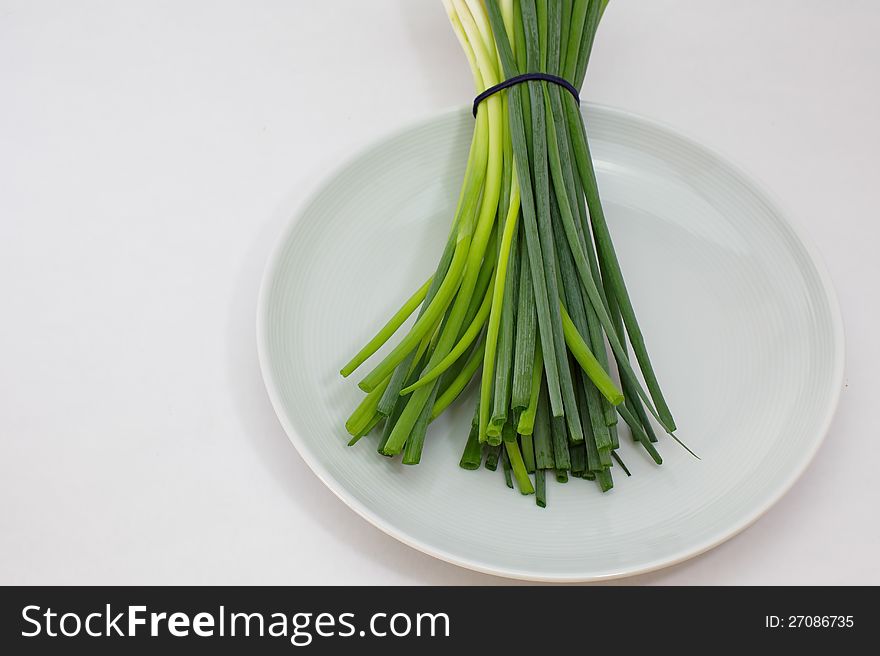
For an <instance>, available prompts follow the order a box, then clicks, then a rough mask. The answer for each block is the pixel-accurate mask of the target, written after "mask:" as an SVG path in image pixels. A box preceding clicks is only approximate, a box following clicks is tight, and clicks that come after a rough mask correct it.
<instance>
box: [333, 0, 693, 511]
mask: <svg viewBox="0 0 880 656" xmlns="http://www.w3.org/2000/svg"><path fill="white" fill-rule="evenodd" d="M443 4H444V7H445V9H446V12H447V14H448V16H449V19H450V23H451V25H452V29H453V33H454V34H455V36H456V38H457V39H458V40H459V43H460V44H461V47H462V50H463V52H464V54H465V57H466V59H467V62H468V65H469V67H470V70H471V74H472V76H473V80H474V87H475V89H476V91H477V93H481V92H483V91H484V90H486V89H488V88H489V87H492V86H494V85H495V84H497V83H499V82H500V81H502V80H503V79H505V78H509V77H511V76H514V75H518V74H520V73H523V72H546V73H549V74H552V75H557V76H562V77H564V78H565V79H567V80H568V81H569V82H570V83H571V84H573V85H574V86H575V87H576V88H577V89H581V88H582V87H583V80H584V76H585V74H586V71H587V67H588V64H589V60H590V54H591V52H592V48H593V43H594V40H595V36H596V31H597V28H598V26H599V23H600V20H601V17H602V14H603V12H604V9H605V7H606V5H607V0H569V1H567V2H561V3H560V2H556V1H555V0H554V1H552V2H551V1H550V0H443ZM414 314H415V319H414V320H413V321H412V322H411V323H410V321H409V320H410V318H411V317H412V316H413V315H414ZM404 324H409V327H408V328H406V329H405V330H404V329H403V326H404ZM398 333H400V335H399V336H397V337H396V338H395V339H396V340H397V343H396V344H395V345H393V346H391V347H390V349H389V350H388V351H387V352H386V353H385V354H384V357H383V358H382V359H381V360H380V361H379V362H378V363H376V364H374V365H373V367H372V369H371V370H370V371H369V372H368V373H367V374H366V375H365V376H364V377H363V378H362V379H361V381H360V383H359V387H360V388H361V389H362V390H363V391H364V392H366V395H365V396H364V397H363V398H362V400H361V402H360V404H359V405H358V406H357V408H355V410H354V412H353V413H352V414H351V416H350V417H349V418H348V420H347V421H346V422H345V429H346V432H347V433H348V434H349V435H350V436H351V437H350V439H349V445H355V444H357V442H359V441H360V440H361V439H362V438H363V437H364V436H365V435H367V434H369V433H370V432H371V431H373V430H375V429H377V428H379V427H381V436H380V438H379V440H378V445H377V450H378V451H379V453H381V454H382V455H385V456H388V457H394V456H397V455H398V454H400V455H401V460H402V462H403V464H406V465H416V464H418V463H420V462H421V459H422V457H423V455H424V454H425V442H426V439H427V433H428V429H429V426H430V425H431V422H432V421H433V420H434V419H436V418H437V417H439V416H440V415H441V414H442V413H443V412H444V411H445V410H446V409H447V408H449V407H450V406H451V405H452V404H453V403H454V402H455V401H456V399H458V398H459V397H460V396H468V397H471V394H469V393H468V392H467V390H468V389H469V384H470V383H471V382H472V381H474V379H476V381H475V385H474V386H473V387H474V388H477V389H476V390H475V394H476V396H477V397H478V398H477V400H476V403H475V407H474V413H473V419H472V421H471V426H470V430H469V431H468V433H467V439H466V440H464V445H463V450H462V453H461V457H460V459H459V465H460V466H461V467H462V468H464V469H469V470H476V469H479V468H480V465H481V464H483V466H484V467H485V468H486V469H490V470H495V469H497V468H498V462H499V460H500V461H501V463H502V471H503V473H504V477H505V481H506V482H507V485H508V486H509V487H514V486H515V487H516V488H517V489H518V490H519V491H520V492H521V493H522V494H532V493H534V494H535V502H536V503H537V505H538V506H541V507H545V506H546V503H547V489H546V486H547V472H548V471H551V472H552V476H553V477H554V478H555V479H556V481H557V482H559V483H565V482H567V481H568V480H569V478H583V479H586V480H591V481H596V483H597V485H598V487H599V489H600V490H601V491H602V492H607V491H609V490H611V489H612V488H613V486H614V481H613V477H612V468H613V467H614V466H615V464H616V465H617V466H619V467H620V468H621V469H622V470H623V472H624V473H625V474H626V475H627V476H630V475H631V472H630V470H629V469H628V468H627V466H626V465H625V464H624V461H623V459H622V457H621V454H619V453H618V450H619V449H620V448H621V444H620V439H619V436H618V427H617V422H618V417H620V419H622V420H623V421H624V422H625V423H626V424H627V426H628V427H629V429H630V431H631V432H632V435H633V439H634V442H635V444H637V445H639V446H640V447H641V448H644V449H645V451H646V452H647V453H648V455H649V456H650V457H651V458H652V459H653V460H654V461H655V462H656V463H657V464H660V463H662V458H661V457H660V454H659V451H658V449H657V447H656V446H655V443H656V440H657V438H656V435H655V432H654V429H653V425H652V422H651V417H652V416H653V417H654V418H655V419H656V420H657V421H658V422H659V423H660V425H661V426H663V428H664V429H665V430H666V432H667V433H669V435H670V436H671V437H672V438H673V439H674V440H676V441H677V442H678V443H679V444H681V446H683V447H684V448H685V449H687V450H688V451H689V452H690V453H693V452H691V451H690V449H688V448H687V447H686V446H685V445H684V444H682V443H681V441H680V440H679V438H678V437H676V435H675V434H674V429H675V423H674V421H673V419H672V415H671V412H670V411H669V407H668V405H667V403H666V400H665V398H664V396H663V394H662V392H661V390H660V387H659V383H658V381H657V376H656V373H655V372H654V369H653V367H652V364H651V361H650V359H649V357H648V354H647V349H646V347H645V340H644V337H643V335H642V332H641V329H640V326H639V324H638V322H637V320H636V316H635V310H634V308H633V307H632V303H631V301H630V296H629V293H628V291H627V289H626V286H625V284H624V280H623V273H622V271H621V269H620V264H619V262H618V260H617V255H616V253H615V251H614V246H613V244H612V241H611V234H610V229H609V226H608V222H607V220H606V217H605V214H604V211H603V208H602V204H601V201H600V196H599V189H598V185H597V180H596V174H595V169H594V167H593V162H592V159H591V156H590V150H589V143H588V140H587V132H586V128H585V126H584V122H583V117H582V116H581V113H580V110H579V108H578V106H577V103H576V102H575V101H574V98H573V97H572V95H571V94H569V93H567V92H566V91H565V90H563V89H562V88H561V87H560V86H558V85H556V84H553V83H550V82H547V81H538V80H530V81H528V82H526V83H523V84H517V85H514V86H512V87H510V88H508V89H506V90H504V91H501V92H499V93H494V94H491V95H489V96H488V97H486V98H485V99H484V100H483V101H482V102H481V103H480V104H479V105H478V106H477V108H476V120H475V123H474V131H473V136H472V139H471V145H470V150H469V152H468V157H467V166H466V168H465V173H464V177H463V179H462V185H461V189H460V191H459V194H458V200H457V204H456V207H455V212H454V214H453V215H452V221H451V228H450V231H449V234H448V237H447V239H446V245H445V247H444V250H443V253H442V255H441V257H440V261H439V262H438V264H437V266H436V268H435V269H434V273H433V274H432V275H431V276H430V277H429V278H428V280H427V281H426V282H424V283H423V284H422V286H421V287H419V289H418V290H416V291H415V292H414V293H413V294H412V295H411V296H410V297H409V298H408V299H407V300H406V301H405V302H404V303H403V305H402V306H401V307H400V308H399V309H398V310H397V311H396V312H395V313H394V314H393V315H392V316H391V318H390V319H388V321H387V322H386V323H385V324H384V325H383V326H382V327H381V328H380V329H379V331H378V332H377V333H376V334H375V335H374V336H373V337H372V338H371V339H370V340H369V341H368V342H367V343H366V345H364V346H363V347H362V348H361V349H360V350H359V351H358V352H357V353H356V354H355V355H354V357H352V358H351V359H350V360H349V361H348V363H346V365H345V366H344V367H343V368H342V370H341V374H342V375H343V377H347V376H349V375H350V374H352V373H353V372H354V371H355V370H357V369H358V368H359V367H360V366H361V365H363V364H364V363H365V362H366V361H367V360H368V359H370V358H371V357H372V356H373V355H374V354H376V353H377V352H378V351H379V350H380V349H381V348H382V347H383V346H384V345H385V344H387V343H388V342H389V341H390V340H391V339H392V337H395V335H397V334H398ZM630 345H631V346H632V350H633V354H634V358H633V360H632V361H630V354H629V350H628V347H629V346H630ZM608 346H610V350H611V352H612V353H613V358H614V361H615V362H616V367H615V370H616V373H615V377H616V379H619V382H617V380H616V379H615V378H612V373H613V372H612V368H611V362H610V357H609V355H608V352H607V350H606V348H607V347H608ZM636 366H637V368H638V369H639V370H640V373H641V376H639V375H638V374H637V373H636ZM642 378H643V379H644V383H642V380H641V379H642ZM383 422H384V424H383ZM462 437H464V436H463V435H462ZM624 448H625V449H626V448H631V447H630V446H629V445H625V446H624ZM484 452H485V460H484V459H483V455H484ZM531 474H534V481H533V480H532V478H531Z"/></svg>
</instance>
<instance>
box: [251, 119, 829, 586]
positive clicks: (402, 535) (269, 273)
mask: <svg viewBox="0 0 880 656" xmlns="http://www.w3.org/2000/svg"><path fill="white" fill-rule="evenodd" d="M585 109H586V110H589V111H592V112H600V113H606V114H612V115H616V116H619V117H623V118H626V119H628V120H633V121H636V122H639V123H642V124H643V125H645V126H646V127H649V128H651V129H653V130H656V131H659V132H661V133H664V135H665V136H670V137H674V138H676V139H679V140H681V141H683V142H685V143H687V145H689V146H691V147H693V148H696V149H697V150H701V151H703V152H705V153H707V154H709V155H711V156H713V157H715V158H717V159H718V160H720V161H722V162H723V163H724V164H725V165H726V166H727V167H728V168H729V169H730V170H731V172H733V173H734V174H736V175H737V176H739V177H740V178H741V179H742V180H743V181H745V182H747V183H748V185H749V186H750V187H751V188H752V189H754V190H755V191H756V192H757V193H758V194H759V195H760V196H762V197H763V200H764V201H765V202H766V203H767V205H768V206H769V207H770V209H772V210H773V212H774V213H775V214H777V215H778V216H779V217H780V219H781V221H782V223H783V224H784V226H785V227H787V228H788V229H789V230H790V231H791V233H792V235H793V236H794V238H795V239H796V240H797V242H798V243H799V244H800V245H801V247H802V248H803V249H804V252H805V253H806V255H807V257H808V259H809V261H810V263H811V264H812V266H813V268H814V269H815V271H816V274H817V277H818V279H819V282H820V284H821V289H822V292H823V293H824V295H825V298H826V299H827V302H828V306H829V312H830V319H831V324H832V325H831V330H832V337H833V347H834V348H833V358H834V367H833V373H832V379H833V383H834V384H833V387H832V390H833V391H832V396H831V398H830V399H829V402H828V404H827V406H826V408H825V413H824V416H823V418H822V421H821V423H820V424H819V427H818V430H817V431H816V435H815V437H814V438H813V440H812V442H813V443H812V444H811V445H810V448H809V449H808V450H806V451H804V452H802V455H801V456H800V460H799V462H798V463H797V464H796V466H795V468H794V469H793V470H792V473H791V474H790V475H789V477H788V478H787V479H786V480H784V481H782V483H781V484H780V485H778V486H777V487H776V488H775V490H773V491H772V492H771V494H770V495H769V496H768V497H767V498H766V499H764V500H763V502H762V503H760V504H758V505H757V506H756V507H755V509H754V510H753V511H752V512H751V513H749V514H747V516H746V517H745V518H744V519H742V520H740V521H739V522H738V523H736V524H734V525H733V526H730V527H727V528H724V529H722V530H720V531H718V532H717V533H716V534H715V535H713V536H712V537H710V538H707V539H706V540H703V541H702V542H701V543H699V544H696V545H693V546H690V547H687V548H684V549H681V550H679V552H678V553H677V554H675V555H674V556H670V557H664V558H658V559H655V560H652V561H649V562H646V563H644V564H643V565H641V566H639V567H628V568H622V569H620V570H616V571H613V572H606V573H601V574H589V573H586V572H573V573H571V574H564V575H553V576H548V575H546V574H536V573H534V572H531V571H529V570H525V569H516V568H509V567H493V566H491V565H490V564H487V563H481V562H479V561H475V560H472V559H469V558H464V557H461V556H457V555H455V554H453V553H450V552H448V551H446V550H444V549H440V548H437V547H435V546H432V545H431V544H429V543H427V542H424V541H422V540H420V539H417V538H414V537H412V536H411V535H409V534H408V533H407V532H406V531H405V530H402V529H399V528H398V527H396V526H395V525H393V524H392V523H391V522H388V521H385V520H384V519H382V518H381V517H379V516H378V515H377V514H375V513H374V512H373V511H372V510H371V509H370V508H368V507H367V506H366V505H364V504H362V503H361V502H360V501H358V500H357V499H356V498H354V496H353V495H351V494H350V493H349V492H348V491H347V490H346V489H345V487H344V486H343V485H342V483H341V482H339V481H338V480H337V479H336V477H335V476H334V475H333V474H332V473H331V472H330V471H329V470H328V469H327V468H326V467H324V466H323V465H322V464H321V463H320V462H319V461H318V460H317V458H316V457H315V456H314V454H313V453H312V452H311V450H310V448H309V446H308V444H307V443H306V441H305V440H303V439H302V437H301V436H300V435H299V432H298V431H297V430H296V429H295V428H294V426H293V425H292V423H291V422H290V420H289V419H288V417H287V413H286V412H285V410H284V406H283V403H282V401H281V395H280V393H279V391H278V387H277V384H276V382H275V378H274V375H273V373H272V368H271V365H270V361H269V356H268V348H269V347H268V343H267V337H268V323H267V321H268V313H269V292H270V288H271V285H272V281H273V280H274V279H275V274H276V271H277V269H278V265H279V262H280V259H281V255H282V253H283V251H284V249H285V247H286V245H287V243H288V241H289V238H290V236H291V234H292V233H293V231H294V230H295V228H296V225H297V224H298V223H299V221H300V219H301V218H302V216H303V211H304V210H305V208H307V207H309V206H310V205H311V204H312V203H313V202H314V201H315V200H316V199H317V197H318V196H319V195H320V194H321V192H322V191H323V189H324V188H325V187H326V185H327V184H328V183H329V180H330V178H332V176H333V175H335V174H336V173H338V172H340V171H342V170H344V169H346V168H348V166H349V165H351V164H353V163H354V162H355V161H357V160H358V159H359V158H361V157H362V156H364V155H365V154H366V153H368V152H369V151H370V150H372V149H373V148H375V147H376V146H378V145H379V144H381V143H384V142H386V141H389V140H392V139H395V138H397V137H400V136H402V135H403V134H405V133H407V132H409V131H411V130H413V129H414V128H416V127H419V126H422V125H426V124H429V123H432V122H434V121H439V120H442V119H444V118H447V117H450V116H452V115H454V114H458V113H463V112H469V111H470V107H469V106H467V105H459V106H455V107H453V108H448V109H446V110H443V111H440V112H435V113H433V114H430V115H429V116H426V117H421V118H419V119H417V120H413V121H409V122H407V123H405V124H404V125H402V126H399V127H397V128H395V129H393V130H391V131H389V132H387V133H385V134H384V135H382V136H379V137H377V138H376V139H374V140H371V141H369V142H367V143H366V144H364V145H362V146H361V147H359V148H357V149H355V151H354V152H353V153H352V154H350V155H348V156H347V157H344V158H342V159H341V161H339V162H338V163H337V164H336V165H335V166H333V167H332V169H331V170H330V172H328V173H327V175H326V176H325V177H324V178H322V179H321V181H319V182H318V183H317V184H316V185H315V187H314V188H313V189H312V190H310V191H309V193H307V194H306V195H305V197H304V198H303V199H302V201H301V202H300V203H299V204H298V205H297V206H296V208H295V210H294V211H293V213H292V216H291V217H290V219H288V221H287V223H286V224H285V226H284V227H283V229H282V230H281V233H280V234H279V235H278V237H277V239H276V241H275V243H274V245H273V247H272V251H271V253H270V255H269V258H268V260H267V262H266V265H265V268H264V269H263V275H262V279H261V281H260V289H259V293H258V298H257V317H256V319H257V321H256V333H257V356H258V360H259V364H260V374H261V376H262V379H263V384H264V386H265V388H266V392H267V394H268V396H269V400H270V402H271V404H272V409H273V410H274V412H275V416H276V417H277V418H278V421H279V423H280V424H281V427H282V428H283V429H284V432H285V434H286V435H287V437H288V439H289V440H290V442H291V444H292V445H293V447H294V448H295V449H296V451H297V452H298V453H299V455H300V457H301V458H302V459H303V460H304V461H305V463H306V465H308V467H309V469H311V470H312V472H313V473H314V474H315V476H317V477H318V479H319V480H320V481H321V482H322V483H323V484H324V485H325V486H326V487H327V488H328V489H329V490H330V491H331V492H333V494H335V495H336V497H337V498H338V499H339V500H340V501H342V502H343V503H344V504H345V505H346V506H348V507H349V508H351V509H352V510H353V511H354V512H355V513H357V514H358V515H360V517H362V518H363V519H365V520H366V521H367V522H369V523H370V524H372V525H373V526H375V527H376V528H378V529H380V530H381V531H383V532H384V533H386V534H387V535H389V536H391V537H392V538H394V539H396V540H398V541H399V542H401V543H403V544H405V545H407V546H408V547H411V548H413V549H416V550H418V551H420V552H422V553H424V554H427V555H429V556H432V557H434V558H437V559H439V560H442V561H444V562H447V563H450V564H452V565H456V566H458V567H463V568H465V569H469V570H472V571H475V572H480V573H482V574H489V575H492V576H498V577H503V578H508V579H515V580H521V581H534V582H541V583H589V582H599V581H609V580H614V579H620V578H625V577H630V576H638V575H640V574H647V573H649V572H654V571H657V570H660V569H664V568H667V567H672V566H673V565H677V564H679V563H682V562H684V561H687V560H690V559H692V558H695V557H697V556H700V555H702V554H704V553H706V552H707V551H710V550H711V549H714V548H715V547H717V546H719V545H720V544H722V543H724V542H726V541H728V540H730V539H731V538H733V537H735V536H736V535H738V534H740V533H741V532H743V531H744V530H745V529H747V528H748V527H750V526H751V525H752V524H754V523H755V522H756V521H757V520H758V519H760V518H761V517H762V516H763V515H764V514H765V513H766V512H767V511H768V510H770V508H772V507H773V506H774V505H775V504H776V503H778V502H779V500H780V499H782V497H784V496H785V495H786V494H787V493H788V492H789V491H790V490H791V488H792V487H793V486H794V484H795V483H796V482H797V481H798V480H799V479H800V478H801V476H802V475H803V474H804V472H805V471H806V470H807V468H808V467H809V466H810V464H811V463H812V461H813V459H814V457H815V456H816V453H817V452H818V450H819V448H820V447H821V446H822V444H823V442H824V441H825V439H826V437H827V435H828V431H829V429H830V427H831V422H832V421H833V419H834V416H835V414H836V412H837V408H838V406H839V404H840V397H841V393H842V391H843V384H844V368H845V361H846V346H845V343H846V336H845V329H844V322H843V315H842V313H841V310H840V303H839V300H838V296H837V293H836V291H835V288H834V283H833V281H832V278H831V274H830V272H829V270H828V268H827V266H826V264H825V260H824V258H823V257H822V255H821V253H820V251H819V249H818V247H817V246H816V245H815V243H814V242H813V240H812V238H811V237H810V235H809V234H807V232H806V229H805V228H804V227H803V226H801V225H799V224H798V223H797V222H796V221H793V220H792V219H791V216H792V215H791V214H790V213H789V212H787V211H785V206H784V205H783V204H782V203H781V202H780V201H779V198H777V197H776V195H775V194H773V193H772V192H771V191H770V190H768V189H767V188H766V187H765V186H764V185H763V184H762V183H760V182H759V181H758V180H757V179H756V178H755V177H753V176H751V175H749V174H748V172H747V171H746V169H744V168H743V167H742V166H741V165H740V164H739V162H737V161H736V160H735V159H733V158H730V157H728V156H727V155H726V154H725V153H724V152H723V151H721V150H719V149H717V148H715V147H714V146H707V145H705V144H703V143H701V142H699V141H697V140H696V139H694V138H692V137H690V136H688V135H687V134H686V133H683V132H682V131H680V130H679V129H678V128H676V127H673V126H672V125H670V124H667V123H665V122H663V121H660V120H657V119H654V118H649V117H646V116H644V115H642V114H639V113H636V112H632V111H630V110H625V109H621V108H618V107H614V106H611V105H607V104H604V103H595V102H585V103H583V105H582V108H581V111H584V110H585Z"/></svg>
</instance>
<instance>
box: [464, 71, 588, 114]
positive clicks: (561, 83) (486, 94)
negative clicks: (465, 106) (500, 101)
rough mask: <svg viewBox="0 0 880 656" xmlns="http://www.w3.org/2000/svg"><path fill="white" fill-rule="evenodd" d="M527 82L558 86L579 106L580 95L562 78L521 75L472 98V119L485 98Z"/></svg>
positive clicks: (543, 74)
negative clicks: (533, 81)
mask: <svg viewBox="0 0 880 656" xmlns="http://www.w3.org/2000/svg"><path fill="white" fill-rule="evenodd" d="M529 80H542V81H544V82H552V83H553V84H558V85H559V86H561V87H562V88H563V89H565V90H566V91H568V92H569V93H570V94H571V95H572V96H574V99H575V100H576V101H577V104H578V105H580V104H581V97H580V94H578V90H577V88H576V87H575V86H574V85H573V84H572V83H571V82H569V81H568V80H566V79H565V78H564V77H559V76H558V75H550V73H523V74H522V75H514V76H513V77H511V78H508V79H506V80H504V82H501V83H500V84H496V85H495V86H494V87H489V88H488V89H486V90H485V91H484V92H483V93H481V94H480V95H479V96H477V97H476V98H474V118H476V117H477V108H478V107H479V106H480V103H481V102H483V101H484V100H485V99H486V98H488V97H489V96H491V95H492V94H495V93H498V92H499V91H501V90H502V89H507V88H509V87H512V86H513V85H515V84H519V83H521V82H528V81H529Z"/></svg>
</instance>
